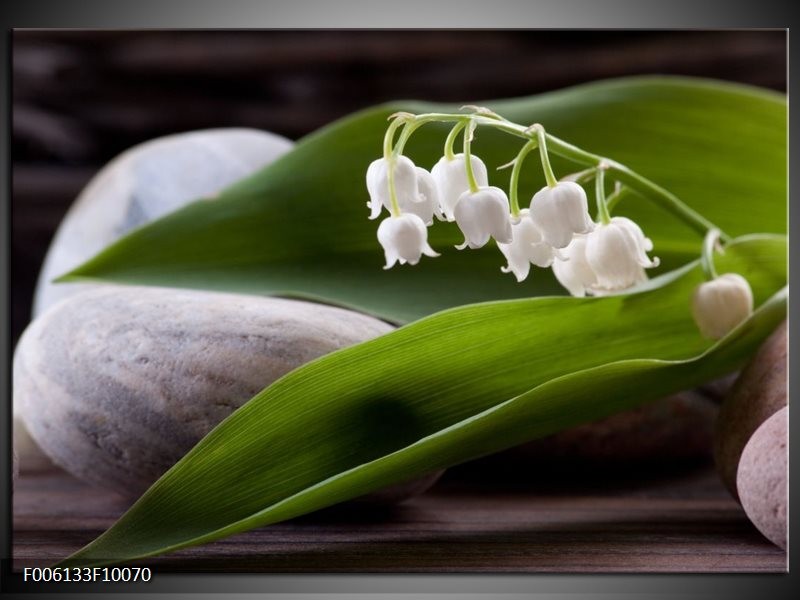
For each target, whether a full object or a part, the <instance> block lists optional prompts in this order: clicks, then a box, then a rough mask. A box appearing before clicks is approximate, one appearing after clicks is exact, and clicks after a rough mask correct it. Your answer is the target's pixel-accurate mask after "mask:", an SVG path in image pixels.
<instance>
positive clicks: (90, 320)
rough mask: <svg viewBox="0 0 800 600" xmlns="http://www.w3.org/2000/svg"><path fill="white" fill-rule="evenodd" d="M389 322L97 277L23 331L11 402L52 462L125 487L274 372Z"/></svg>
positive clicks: (141, 481) (130, 489)
mask: <svg viewBox="0 0 800 600" xmlns="http://www.w3.org/2000/svg"><path fill="white" fill-rule="evenodd" d="M392 330H393V327H392V326H391V325H389V324H387V323H385V322H383V321H380V320H378V319H375V318H373V317H370V316H367V315H363V314H360V313H356V312H353V311H349V310H345V309H342V308H336V307H332V306H327V305H322V304H314V303H310V302H302V301H297V300H286V299H278V298H264V297H258V296H246V295H238V294H223V293H214V292H203V291H194V290H178V289H167V288H152V287H132V286H131V287H128V286H97V287H96V288H94V289H92V290H88V291H84V292H82V293H81V294H78V295H75V296H72V297H70V298H68V299H66V300H64V301H63V302H60V303H58V304H57V305H55V306H53V307H52V308H50V309H49V310H48V311H46V312H45V313H44V314H43V315H41V316H40V317H39V318H38V319H36V320H35V321H34V322H33V323H32V324H31V325H30V326H29V327H28V329H27V330H26V331H25V333H24V334H23V336H22V338H21V340H20V343H19V345H18V348H17V352H16V355H15V357H14V402H15V403H16V404H17V405H19V407H20V408H21V410H22V416H23V418H24V421H25V424H26V425H27V427H28V429H29V431H30V433H31V435H32V436H33V437H34V439H35V440H36V442H37V443H38V444H39V446H40V447H41V448H42V449H43V450H44V451H45V452H46V453H47V455H48V456H49V457H50V458H51V459H52V460H53V461H54V462H55V463H56V464H58V465H59V466H61V467H63V468H64V469H65V470H67V471H68V472H70V473H72V474H73V475H75V476H77V477H79V478H81V479H83V480H85V481H87V482H89V483H93V484H96V485H100V486H103V487H107V488H112V489H114V490H117V491H118V492H120V493H122V494H125V495H127V496H131V495H133V496H136V495H138V494H140V493H141V492H142V491H144V490H145V489H146V488H147V487H148V486H149V485H150V484H152V483H153V481H155V480H156V479H157V478H158V477H159V476H160V475H161V474H162V473H163V472H164V471H166V470H167V469H168V468H169V467H170V466H172V465H173V464H174V463H175V462H177V460H178V459H180V458H181V457H182V456H183V455H184V454H185V453H186V452H187V451H188V450H189V449H191V448H192V447H193V446H194V445H195V444H196V443H197V442H198V441H199V440H200V439H201V438H202V437H203V436H204V435H205V434H206V433H208V432H209V431H210V430H211V429H212V428H213V427H214V426H216V425H217V424H218V423H219V422H220V421H222V420H223V419H224V418H225V417H227V416H228V415H229V414H231V413H232V412H233V411H234V410H235V409H236V408H238V407H239V406H241V405H242V404H243V403H244V402H246V401H247V400H249V399H250V398H251V397H253V396H254V395H255V394H256V393H258V392H259V391H260V390H261V389H263V388H264V387H266V386H267V385H269V384H270V383H272V382H273V381H275V380H276V379H278V378H279V377H281V376H282V375H284V374H286V373H288V372H289V371H291V370H293V369H295V368H296V367H299V366H300V365H302V364H304V363H307V362H309V361H311V360H313V359H315V358H317V357H319V356H322V355H324V354H327V353H329V352H332V351H334V350H338V349H340V348H344V347H347V346H351V345H354V344H357V343H359V342H363V341H366V340H369V339H372V338H375V337H377V336H380V335H382V334H385V333H388V332H390V331H392ZM413 491H415V492H416V491H418V490H416V489H414V490H413Z"/></svg>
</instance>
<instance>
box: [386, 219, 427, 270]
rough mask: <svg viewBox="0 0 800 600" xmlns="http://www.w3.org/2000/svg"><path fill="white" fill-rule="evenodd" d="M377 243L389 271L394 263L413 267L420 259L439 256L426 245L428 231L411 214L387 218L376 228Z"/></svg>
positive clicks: (421, 222)
mask: <svg viewBox="0 0 800 600" xmlns="http://www.w3.org/2000/svg"><path fill="white" fill-rule="evenodd" d="M378 241H379V242H380V244H381V246H383V250H384V253H385V255H386V266H385V267H383V268H384V269H390V268H391V267H392V266H394V264H395V263H396V262H400V264H401V265H404V264H405V263H409V264H411V265H415V264H417V263H418V262H419V259H420V257H421V256H422V255H423V254H424V255H425V256H439V254H438V253H436V252H435V251H434V250H433V248H431V247H430V245H429V244H428V229H427V228H426V227H425V223H424V222H423V221H422V219H420V218H419V217H418V216H417V215H415V214H413V213H405V214H401V215H400V216H398V217H388V218H386V219H384V220H383V221H381V224H380V225H379V226H378Z"/></svg>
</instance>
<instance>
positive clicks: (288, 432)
mask: <svg viewBox="0 0 800 600" xmlns="http://www.w3.org/2000/svg"><path fill="white" fill-rule="evenodd" d="M717 266H718V269H719V271H720V272H729V271H735V272H738V273H741V274H742V275H744V276H745V277H746V278H747V279H748V280H749V281H750V284H751V286H752V288H753V292H754V297H755V301H756V305H757V306H760V308H759V309H758V310H757V311H756V313H755V314H754V316H753V317H751V318H750V319H749V320H747V321H745V322H744V323H743V324H742V325H740V326H739V327H738V328H737V329H736V330H734V332H732V333H731V334H729V336H727V337H726V338H725V339H723V340H722V341H721V342H719V343H717V344H716V345H712V344H711V342H709V341H708V340H705V339H703V338H702V337H701V336H700V335H699V333H698V331H697V328H696V326H695V324H694V322H693V321H692V318H691V316H690V310H689V301H690V296H691V294H692V291H693V290H694V288H695V287H696V285H697V284H698V283H699V282H701V281H702V280H703V277H702V272H701V269H700V267H699V265H698V264H697V263H696V262H695V263H692V264H690V265H687V266H686V267H684V268H682V269H680V270H678V271H676V272H673V273H669V274H666V275H664V276H663V278H662V280H661V281H655V282H652V283H653V285H652V289H650V290H646V291H642V292H639V293H635V294H630V295H625V296H612V297H605V298H590V299H580V298H568V297H554V298H531V299H525V300H506V301H499V302H488V303H482V304H474V305H468V306H463V307H459V308H455V309H450V310H447V311H444V312H441V313H438V314H435V315H432V316H430V317H427V318H424V319H421V320H419V321H417V322H415V323H412V324H410V325H407V326H405V327H402V328H400V329H398V330H397V331H395V332H393V333H390V334H388V335H385V336H382V337H380V338H378V339H375V340H372V341H370V342H366V343H363V344H360V345H358V346H354V347H352V348H347V349H344V350H341V351H338V352H335V353H333V354H330V355H328V356H326V357H322V358H320V359H318V360H316V361H314V362H311V363H309V364H307V365H305V366H302V367H300V368H298V369H296V370H294V371H293V372H291V373H289V374H287V375H286V376H284V377H283V378H282V379H280V380H278V381H276V382H275V383H274V384H272V385H271V386H269V387H268V388H266V389H265V390H264V391H262V392H261V393H260V394H258V395H257V396H256V397H255V398H253V399H252V400H251V401H249V402H248V403H247V404H245V405H244V406H243V407H242V408H240V409H239V410H237V411H236V412H235V413H233V414H232V415H231V416H230V417H229V418H228V419H226V420H225V421H223V422H222V423H221V424H220V425H219V426H217V427H216V428H215V429H214V430H213V431H212V432H211V433H209V434H208V435H207V436H206V437H205V438H204V439H203V440H202V441H201V442H200V443H199V444H198V445H197V446H196V447H195V448H194V449H192V450H191V451H190V452H189V453H188V454H187V455H186V456H185V457H184V458H183V459H181V460H180V461H179V462H178V463H177V464H176V465H175V466H174V467H173V468H172V469H170V470H169V471H168V472H167V473H166V474H165V475H164V476H163V477H162V478H161V479H160V480H159V481H157V482H156V483H155V484H154V485H153V486H152V487H151V488H150V489H149V490H148V491H147V492H146V493H145V494H144V496H142V497H141V498H140V499H139V501H138V502H136V504H134V506H133V507H132V508H131V509H130V510H129V511H128V512H127V513H126V514H125V515H124V516H123V517H122V518H121V519H120V520H119V521H118V522H117V523H116V524H115V525H114V526H113V527H112V528H111V529H110V530H109V531H107V532H106V533H105V534H103V535H102V536H101V537H99V538H98V539H97V540H96V541H95V542H93V543H92V544H90V545H89V546H87V547H86V548H84V549H83V550H81V551H80V552H79V553H77V554H76V555H73V557H71V558H70V559H68V560H67V562H66V563H65V564H69V565H78V564H86V565H89V564H105V563H110V562H128V561H130V560H132V559H136V558H140V557H145V556H152V555H156V554H160V553H164V552H167V551H170V550H174V549H177V548H181V547H185V546H189V545H193V544H198V543H202V542H208V541H210V540H214V539H218V538H220V537H223V536H226V535H230V534H233V533H237V532H241V531H245V530H247V529H249V528H252V527H257V526H262V525H267V524H270V523H275V522H277V521H280V520H283V519H287V518H291V517H294V516H297V515H300V514H303V513H306V512H309V511H313V510H316V509H319V508H322V507H324V506H328V505H331V504H334V503H337V502H340V501H343V500H346V499H348V498H352V497H355V496H358V495H361V494H364V493H367V492H369V491H372V490H375V489H378V488H380V487H383V486H385V485H389V484H392V483H397V482H400V481H403V480H407V479H409V478H412V477H415V476H418V475H421V474H423V473H425V472H429V471H432V470H434V469H438V468H442V467H446V466H449V465H453V464H456V463H459V462H463V461H465V460H468V459H471V458H474V457H477V456H480V455H484V454H487V453H490V452H494V451H498V450H501V449H503V448H506V447H510V446H512V445H515V444H518V443H520V442H523V441H525V440H527V439H532V438H534V437H537V436H541V435H545V434H547V433H551V432H554V431H557V430H559V429H562V428H564V427H568V426H571V425H574V424H576V423H579V422H584V421H588V420H591V419H596V418H599V417H602V416H605V415H608V414H612V413H614V412H616V411H619V410H622V409H624V408H628V407H633V406H635V405H637V404H640V403H643V402H646V401H649V400H652V399H655V398H658V397H661V396H664V395H666V394H669V393H673V392H676V391H678V390H681V389H686V388H687V387H691V386H693V385H696V384H698V383H700V382H702V381H705V380H707V379H709V378H711V377H714V376H717V375H721V374H723V373H726V372H729V371H731V370H733V369H735V368H738V367H739V366H740V365H741V364H742V363H743V361H744V360H746V358H747V357H748V356H750V355H751V354H752V353H753V351H754V350H755V348H756V347H757V345H758V344H759V343H760V342H761V341H762V340H763V339H764V338H765V337H766V336H767V335H768V334H769V333H770V332H771V331H772V330H773V329H774V328H775V327H776V326H777V325H778V324H779V323H780V321H781V320H782V319H784V318H785V310H786V308H785V300H786V294H785V288H784V286H785V282H786V242H785V238H783V237H782V236H759V237H755V236H750V237H747V238H740V239H739V240H736V241H735V242H734V243H733V244H731V245H730V246H728V247H727V249H726V253H725V254H724V255H722V256H719V258H718V260H717Z"/></svg>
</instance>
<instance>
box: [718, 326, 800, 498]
mask: <svg viewBox="0 0 800 600" xmlns="http://www.w3.org/2000/svg"><path fill="white" fill-rule="evenodd" d="M787 351H788V343H787V326H786V321H784V322H783V324H781V325H780V326H779V327H778V328H777V329H776V330H775V331H774V332H773V333H772V335H770V336H769V338H767V340H766V341H765V342H764V344H763V345H762V346H761V348H759V350H758V352H757V353H756V355H755V356H754V357H753V359H752V360H751V361H750V363H749V364H748V365H747V366H746V367H745V368H744V369H743V370H742V373H741V375H740V376H739V378H738V379H737V380H736V383H735V384H734V385H733V388H731V391H730V394H729V395H728V397H727V398H726V399H725V401H724V402H723V403H722V406H721V408H720V413H719V418H718V419H717V425H716V428H715V433H714V459H715V461H716V463H717V469H718V470H719V474H720V477H721V478H722V481H723V482H724V483H725V485H726V486H727V488H728V489H729V490H730V492H731V494H733V495H734V496H735V497H738V492H737V490H736V472H737V470H738V468H739V458H740V457H741V455H742V451H743V450H744V447H745V445H746V444H747V443H748V441H749V440H750V438H751V437H752V435H753V433H755V431H756V429H758V428H759V426H760V425H761V424H762V423H763V422H764V421H766V420H767V419H768V418H769V417H771V416H772V415H773V414H775V413H776V412H777V411H778V410H780V409H781V408H783V407H784V406H786V402H787V389H786V383H787V360H786V357H787Z"/></svg>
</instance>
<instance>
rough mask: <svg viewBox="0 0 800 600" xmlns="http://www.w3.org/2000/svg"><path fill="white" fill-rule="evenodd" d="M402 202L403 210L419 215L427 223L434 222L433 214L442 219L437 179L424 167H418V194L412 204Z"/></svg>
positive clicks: (401, 207) (401, 208)
mask: <svg viewBox="0 0 800 600" xmlns="http://www.w3.org/2000/svg"><path fill="white" fill-rule="evenodd" d="M398 204H400V210H401V211H402V212H410V213H414V214H415V215H417V216H418V217H419V218H420V219H422V220H423V221H424V222H425V225H432V224H433V216H434V215H436V218H438V219H442V218H443V217H442V211H441V209H440V208H439V189H438V188H437V187H436V181H434V179H433V175H431V174H430V173H429V172H428V171H426V170H425V169H423V168H422V167H417V196H416V199H415V201H414V202H411V203H410V204H402V203H399V202H398Z"/></svg>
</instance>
